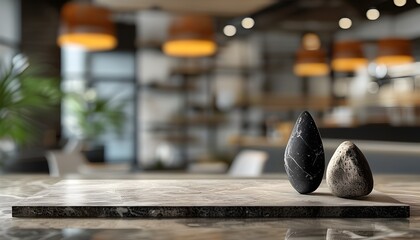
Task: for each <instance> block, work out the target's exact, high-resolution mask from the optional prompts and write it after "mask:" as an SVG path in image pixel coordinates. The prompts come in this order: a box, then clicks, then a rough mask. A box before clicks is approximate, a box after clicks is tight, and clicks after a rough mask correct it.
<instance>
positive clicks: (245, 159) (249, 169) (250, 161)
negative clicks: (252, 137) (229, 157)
mask: <svg viewBox="0 0 420 240" xmlns="http://www.w3.org/2000/svg"><path fill="white" fill-rule="evenodd" d="M267 159H268V154H267V153H266V152H264V151H258V150H243V151H241V152H240V153H239V154H238V155H237V156H236V157H235V159H234V160H233V163H232V165H231V166H230V168H229V172H228V174H229V175H230V176H234V177H258V176H260V175H261V174H262V173H263V170H264V165H265V162H266V161H267Z"/></svg>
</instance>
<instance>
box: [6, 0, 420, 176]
mask: <svg viewBox="0 0 420 240" xmlns="http://www.w3.org/2000/svg"><path fill="white" fill-rule="evenodd" d="M419 23H420V1H419V0H417V1H415V0H407V1H402V0H394V1H376V0H369V1H365V0H278V1H277V0H230V1H222V0H213V1H191V0H180V1H171V0H156V1H134V0H119V1H112V0H91V1H68V0H37V1H30V0H20V1H19V0H1V1H0V59H1V71H0V74H1V77H0V79H1V81H2V82H1V83H0V84H1V86H0V95H3V96H0V99H1V100H0V101H2V102H0V117H1V118H2V119H0V153H1V165H0V169H1V172H2V173H4V174H7V173H42V174H50V175H51V176H65V175H69V174H82V175H92V176H93V175H95V174H96V175H102V174H104V173H107V174H119V175H127V174H132V173H143V172H151V173H154V172H159V173H173V172H182V173H194V174H215V173H216V174H221V173H222V174H223V173H226V174H231V175H233V176H236V175H237V176H241V175H249V176H259V175H261V174H265V173H284V167H283V154H284V149H285V146H286V144H287V140H288V137H289V135H290V132H291V130H292V128H293V125H294V121H295V120H296V118H297V116H298V115H299V114H300V113H301V112H302V111H304V110H307V111H309V112H310V113H311V114H312V116H313V117H314V119H315V121H316V123H317V125H318V127H319V130H320V133H321V135H322V137H323V142H324V148H325V152H326V159H327V160H329V158H330V157H331V155H332V153H333V152H334V151H335V149H336V147H337V146H338V145H339V144H340V142H341V141H342V140H348V139H350V140H353V141H354V142H355V143H356V144H358V146H359V147H360V148H361V149H362V151H363V152H364V153H365V155H366V156H367V158H368V160H369V162H370V164H371V168H372V171H373V172H374V173H420V161H419V160H420V24H419ZM9 73H11V76H9V75H7V74H9ZM12 78H13V79H12ZM8 79H11V80H10V81H8ZM19 79H25V81H27V82H24V81H23V80H22V82H20V80H19ZM37 81H39V83H37ZM7 82H8V83H9V85H7V84H6V83H7ZM41 86H42V87H41ZM35 88H38V90H36V89H35ZM11 89H15V90H16V91H15V92H13V91H10V90H11ZM28 89H30V90H31V91H29V90H28ZM34 89H35V90H36V91H35V90H34ZM32 90H33V91H32ZM10 92H12V93H11V94H16V92H18V94H17V95H16V96H15V95H13V96H14V97H13V96H12V95H10V96H12V97H10V96H9V95H7V93H10ZM7 97H10V98H7ZM7 99H9V100H10V99H12V100H13V101H15V102H10V101H12V100H10V101H9V100H7ZM16 99H18V100H16ZM22 99H25V101H26V102H25V101H23V100H22ZM21 100H22V101H21ZM22 102H23V103H22ZM25 104H26V105H25ZM203 176H204V175H203Z"/></svg>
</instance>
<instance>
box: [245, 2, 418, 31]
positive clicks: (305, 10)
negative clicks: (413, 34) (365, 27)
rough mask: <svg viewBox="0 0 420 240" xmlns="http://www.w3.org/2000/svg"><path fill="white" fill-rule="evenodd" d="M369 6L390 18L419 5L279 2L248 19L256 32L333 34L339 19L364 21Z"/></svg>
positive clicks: (412, 3) (411, 3)
mask: <svg viewBox="0 0 420 240" xmlns="http://www.w3.org/2000/svg"><path fill="white" fill-rule="evenodd" d="M372 7H375V8H377V9H378V10H379V11H380V13H381V16H385V15H391V16H393V15H398V14H401V13H403V12H406V11H409V10H411V9H414V8H417V7H420V5H419V4H417V3H416V1H414V0H411V1H410V0H408V1H407V3H406V5H405V6H403V7H397V6H395V5H394V3H393V1H392V0H280V1H278V2H276V3H275V4H273V5H271V6H270V7H268V8H266V9H263V10H260V11H258V12H256V13H254V14H253V15H252V16H253V17H254V18H256V19H257V21H256V22H257V27H258V28H259V29H273V28H279V29H286V30H296V31H305V29H307V28H316V29H315V31H335V30H338V26H337V22H338V20H339V19H340V18H342V17H350V18H351V19H352V20H353V21H354V22H358V21H364V20H365V19H366V17H365V14H366V11H367V10H368V9H370V8H372ZM307 30H311V29H307Z"/></svg>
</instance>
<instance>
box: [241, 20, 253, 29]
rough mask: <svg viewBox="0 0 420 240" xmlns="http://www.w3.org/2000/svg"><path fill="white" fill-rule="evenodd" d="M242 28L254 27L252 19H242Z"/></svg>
mask: <svg viewBox="0 0 420 240" xmlns="http://www.w3.org/2000/svg"><path fill="white" fill-rule="evenodd" d="M241 24H242V27H243V28H245V29H251V28H252V27H253V26H254V25H255V21H254V19H252V18H250V17H246V18H244V19H242V22H241Z"/></svg>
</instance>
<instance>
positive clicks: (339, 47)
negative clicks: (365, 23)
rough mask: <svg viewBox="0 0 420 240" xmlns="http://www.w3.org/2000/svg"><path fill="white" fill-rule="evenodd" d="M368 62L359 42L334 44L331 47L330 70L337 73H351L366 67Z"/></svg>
mask: <svg viewBox="0 0 420 240" xmlns="http://www.w3.org/2000/svg"><path fill="white" fill-rule="evenodd" d="M367 63H368V60H367V59H366V58H365V57H364V55H363V50H362V43H361V42H359V41H342V42H336V43H335V44H334V46H333V60H332V62H331V65H332V69H333V70H334V71H337V72H353V71H355V70H357V69H358V68H360V67H362V66H366V65H367Z"/></svg>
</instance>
